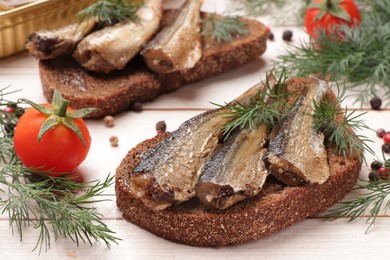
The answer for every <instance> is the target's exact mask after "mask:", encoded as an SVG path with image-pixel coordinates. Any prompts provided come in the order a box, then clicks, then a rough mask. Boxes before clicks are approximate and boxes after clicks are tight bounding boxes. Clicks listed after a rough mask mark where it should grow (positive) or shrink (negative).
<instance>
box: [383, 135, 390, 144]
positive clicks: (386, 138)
mask: <svg viewBox="0 0 390 260" xmlns="http://www.w3.org/2000/svg"><path fill="white" fill-rule="evenodd" d="M383 142H385V143H390V132H387V133H386V134H385V135H384V136H383Z"/></svg>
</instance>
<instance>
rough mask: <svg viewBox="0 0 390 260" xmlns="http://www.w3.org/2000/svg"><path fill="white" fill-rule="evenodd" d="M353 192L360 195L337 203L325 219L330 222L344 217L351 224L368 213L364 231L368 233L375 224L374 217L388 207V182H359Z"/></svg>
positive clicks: (389, 193) (389, 188)
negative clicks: (366, 226) (327, 218)
mask: <svg viewBox="0 0 390 260" xmlns="http://www.w3.org/2000/svg"><path fill="white" fill-rule="evenodd" d="M354 190H356V191H361V192H362V193H361V194H360V195H357V196H355V197H353V198H351V199H349V200H346V201H342V202H339V203H338V204H337V205H336V207H335V208H334V209H332V210H330V211H329V212H328V214H326V217H329V218H331V220H334V219H337V218H341V217H346V218H349V222H351V221H354V220H356V219H358V218H360V217H363V216H364V215H365V214H366V213H369V218H368V219H367V223H369V226H368V228H367V230H366V232H368V231H369V230H370V229H371V227H372V226H373V225H374V224H375V220H376V217H377V216H378V214H379V213H380V211H381V210H383V211H384V212H386V211H387V210H388V209H389V207H390V200H387V198H388V197H389V195H390V181H388V180H378V181H365V180H360V183H359V184H357V185H356V187H355V188H354Z"/></svg>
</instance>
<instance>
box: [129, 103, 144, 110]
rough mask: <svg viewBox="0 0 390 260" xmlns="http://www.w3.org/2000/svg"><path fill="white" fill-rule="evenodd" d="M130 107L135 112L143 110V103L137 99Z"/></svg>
mask: <svg viewBox="0 0 390 260" xmlns="http://www.w3.org/2000/svg"><path fill="white" fill-rule="evenodd" d="M130 109H131V110H134V111H135V112H140V111H142V103H141V102H138V101H135V102H133V103H132V104H131V106H130Z"/></svg>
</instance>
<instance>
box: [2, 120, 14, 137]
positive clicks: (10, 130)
mask: <svg viewBox="0 0 390 260" xmlns="http://www.w3.org/2000/svg"><path fill="white" fill-rule="evenodd" d="M4 130H5V131H6V132H7V133H8V134H11V133H13V131H14V130H15V124H14V123H11V122H7V123H5V124H4Z"/></svg>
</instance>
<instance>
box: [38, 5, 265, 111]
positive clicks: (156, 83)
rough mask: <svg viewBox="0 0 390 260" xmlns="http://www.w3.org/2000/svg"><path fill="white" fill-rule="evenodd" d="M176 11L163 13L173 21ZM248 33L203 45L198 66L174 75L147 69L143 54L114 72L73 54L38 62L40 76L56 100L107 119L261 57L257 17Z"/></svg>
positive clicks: (262, 43) (47, 93)
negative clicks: (90, 66) (84, 63)
mask: <svg viewBox="0 0 390 260" xmlns="http://www.w3.org/2000/svg"><path fill="white" fill-rule="evenodd" d="M172 14H173V13H172V11H166V12H165V14H164V19H165V23H166V20H169V19H172V16H173V15H172ZM245 21H246V22H247V25H248V29H249V32H250V33H249V34H248V35H244V36H240V37H237V38H235V39H234V40H233V41H232V42H228V43H221V44H214V43H212V42H210V41H204V43H203V56H202V59H201V60H200V61H199V62H198V63H197V64H196V65H195V67H194V68H192V69H190V70H186V71H181V72H173V73H169V74H157V73H154V72H151V71H150V70H148V69H147V68H146V65H145V64H144V62H143V60H142V58H141V57H137V58H135V59H134V60H133V61H131V62H130V63H129V64H128V65H127V66H126V68H125V69H124V70H123V71H115V72H113V73H110V74H109V75H101V74H97V73H93V72H88V71H86V70H85V69H83V68H82V67H81V66H79V65H78V64H77V63H76V62H75V61H74V60H73V59H72V58H71V57H70V56H63V57H59V58H56V59H52V60H42V61H40V62H39V71H40V78H41V83H42V87H43V93H44V95H45V97H46V98H47V99H48V100H49V101H51V99H52V96H53V92H54V90H55V89H57V90H59V92H60V93H61V94H62V95H63V97H64V98H66V99H68V100H70V101H71V106H72V107H74V108H75V109H80V108H85V107H95V108H98V110H97V111H96V112H94V113H91V114H89V115H88V117H89V118H102V117H104V116H105V115H114V114H118V113H120V112H123V111H125V110H127V109H129V107H130V106H131V104H132V103H134V102H145V101H150V100H153V99H155V98H156V97H158V96H160V95H162V94H163V93H167V92H171V91H174V90H176V89H178V88H179V87H181V86H183V85H186V84H190V83H194V82H197V81H200V80H203V79H205V78H208V77H211V76H213V75H216V74H219V73H224V72H228V71H230V70H232V69H235V68H237V67H240V66H242V65H244V64H247V63H249V62H251V61H254V60H256V59H257V58H258V57H259V56H260V55H261V54H263V53H264V51H265V49H266V40H267V33H266V27H265V26H264V25H263V24H262V23H260V22H257V21H254V20H245Z"/></svg>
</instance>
